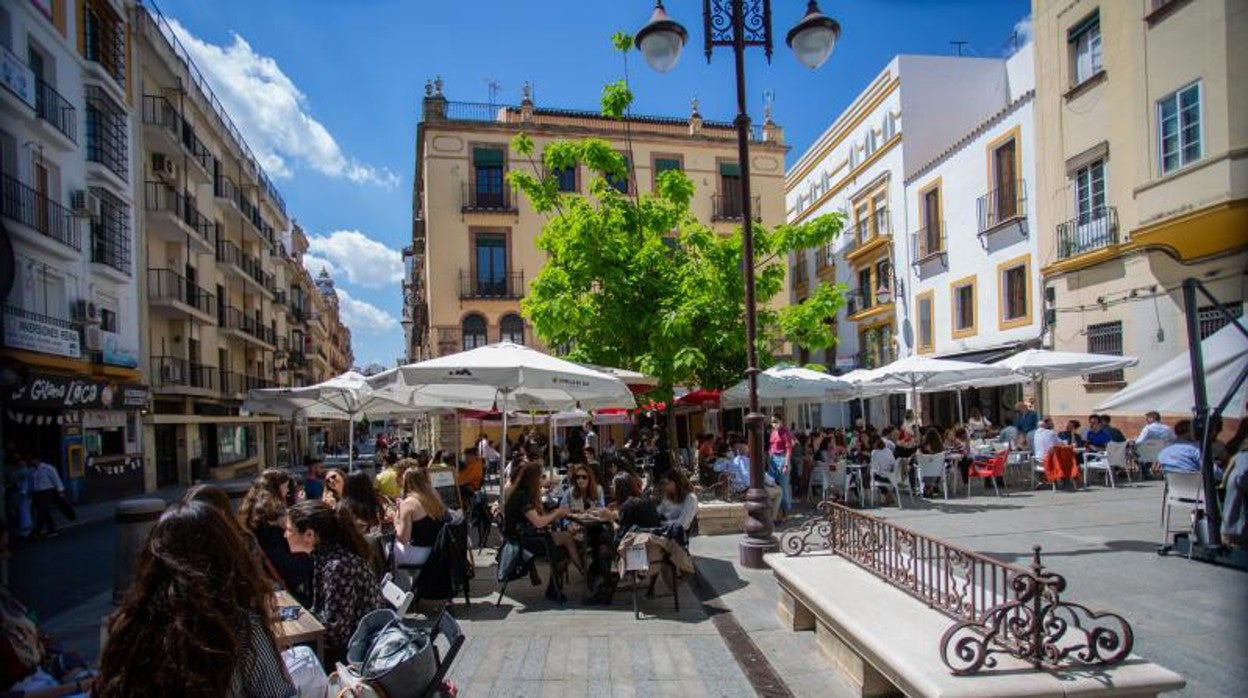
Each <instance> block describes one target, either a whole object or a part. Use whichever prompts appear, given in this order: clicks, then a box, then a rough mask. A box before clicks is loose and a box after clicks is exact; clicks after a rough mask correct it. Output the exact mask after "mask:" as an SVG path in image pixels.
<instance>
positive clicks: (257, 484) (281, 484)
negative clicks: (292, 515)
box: [238, 468, 316, 606]
mask: <svg viewBox="0 0 1248 698" xmlns="http://www.w3.org/2000/svg"><path fill="white" fill-rule="evenodd" d="M291 486H292V482H291V478H290V475H289V474H288V473H287V472H286V471H284V470H278V469H276V468H269V469H268V470H265V471H264V472H262V473H260V475H259V476H258V477H256V479H255V480H253V481H252V483H251V488H250V489H248V490H247V494H246V495H244V496H243V501H242V503H241V504H239V505H238V523H239V525H240V526H242V528H243V529H244V530H245V531H248V532H249V533H251V535H252V536H254V537H255V539H256V542H257V543H258V544H259V545H260V550H261V551H262V552H263V553H264V556H265V558H266V559H268V561H269V564H270V565H271V566H272V568H273V571H274V572H276V573H277V577H278V578H277V579H276V580H274V581H280V582H281V583H282V586H283V588H285V589H286V591H289V592H290V594H291V596H294V597H295V599H297V600H298V601H299V603H301V604H304V605H305V606H306V605H307V604H308V603H310V602H311V600H312V558H311V557H309V556H307V555H304V554H300V553H294V552H291V550H290V547H289V546H287V545H286V492H287V489H288V488H290V487H291ZM309 501H316V500H309Z"/></svg>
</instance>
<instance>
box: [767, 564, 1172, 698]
mask: <svg viewBox="0 0 1248 698" xmlns="http://www.w3.org/2000/svg"><path fill="white" fill-rule="evenodd" d="M766 560H767V563H768V564H769V565H770V566H771V569H772V572H773V573H774V574H775V577H776V582H777V583H778V585H779V588H780V604H779V609H778V615H779V616H780V618H781V620H782V621H783V622H784V623H785V624H786V625H788V626H790V627H792V629H794V630H814V631H815V633H816V637H817V640H818V643H819V645H820V647H822V648H823V649H824V651H826V652H827V653H828V655H829V656H830V657H831V659H832V660H833V663H834V665H835V666H836V668H837V669H838V670H839V671H840V672H841V674H842V677H843V678H844V679H845V680H846V681H847V682H848V683H849V684H850V685H852V686H855V687H856V688H857V689H858V690H859V691H860V694H861V695H863V696H892V695H907V696H941V697H942V698H956V697H959V696H966V697H968V698H969V697H971V696H976V697H978V696H1035V697H1038V696H1070V695H1083V694H1090V693H1098V694H1105V695H1115V696H1155V695H1158V694H1159V693H1163V692H1166V691H1173V690H1177V689H1180V688H1182V687H1183V686H1184V685H1185V684H1186V681H1185V680H1184V679H1183V677H1181V676H1179V675H1178V674H1176V673H1174V672H1172V671H1170V670H1168V669H1165V668H1162V667H1160V666H1157V665H1156V664H1152V663H1149V662H1147V661H1145V660H1143V659H1141V658H1139V657H1137V656H1136V655H1131V656H1130V657H1128V658H1127V659H1126V660H1125V661H1123V662H1122V663H1120V664H1118V665H1116V666H1111V667H1072V668H1071V669H1070V670H1060V671H1057V670H1054V671H1048V670H1045V671H1037V670H1035V669H1033V668H1032V666H1031V665H1030V664H1029V663H1027V662H1024V661H1022V660H1020V659H1016V658H1014V657H1011V656H1009V655H1008V654H998V655H994V657H995V658H996V659H997V662H998V664H997V666H996V667H995V668H991V669H990V668H984V669H982V670H981V671H980V672H979V673H977V674H972V675H969V676H955V675H954V674H953V673H952V672H951V671H950V669H949V667H947V666H946V665H945V664H944V662H943V661H942V660H941V655H940V638H941V636H942V635H943V634H944V632H945V630H946V629H948V628H949V627H950V626H951V625H953V624H954V621H953V620H951V619H950V618H949V617H948V616H945V615H944V614H942V613H940V612H939V611H936V610H933V609H931V608H928V607H927V606H926V605H925V604H923V603H922V602H920V601H918V600H917V599H915V598H913V597H911V596H910V595H908V594H906V593H905V592H903V591H902V590H900V589H897V588H895V587H893V586H891V585H889V584H888V583H886V582H884V581H883V580H881V579H879V578H878V577H876V576H874V575H873V574H871V573H869V572H867V571H865V570H863V569H862V568H860V567H858V566H857V565H855V564H853V563H852V562H849V561H847V560H845V559H844V558H842V557H839V556H834V555H831V554H810V555H804V556H798V557H788V556H786V555H784V554H782V553H772V554H769V555H767V557H766Z"/></svg>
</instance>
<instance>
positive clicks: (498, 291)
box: [459, 269, 525, 300]
mask: <svg viewBox="0 0 1248 698" xmlns="http://www.w3.org/2000/svg"><path fill="white" fill-rule="evenodd" d="M524 290H525V285H524V272H522V271H513V272H505V273H502V274H493V275H489V274H481V273H478V274H473V273H472V272H469V271H465V270H463V269H461V270H460V271H459V297H460V299H461V300H468V299H472V298H523V297H524Z"/></svg>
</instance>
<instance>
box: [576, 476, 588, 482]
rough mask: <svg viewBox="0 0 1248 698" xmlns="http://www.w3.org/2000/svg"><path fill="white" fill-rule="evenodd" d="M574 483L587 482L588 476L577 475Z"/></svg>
mask: <svg viewBox="0 0 1248 698" xmlns="http://www.w3.org/2000/svg"><path fill="white" fill-rule="evenodd" d="M576 481H577V482H589V476H588V475H577V476H576Z"/></svg>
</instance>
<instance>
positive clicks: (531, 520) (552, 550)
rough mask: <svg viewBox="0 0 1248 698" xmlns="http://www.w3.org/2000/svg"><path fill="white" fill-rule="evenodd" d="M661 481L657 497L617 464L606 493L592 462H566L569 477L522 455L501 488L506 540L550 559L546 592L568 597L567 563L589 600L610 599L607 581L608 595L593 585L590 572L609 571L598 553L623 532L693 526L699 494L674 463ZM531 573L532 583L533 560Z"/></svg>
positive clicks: (604, 551)
mask: <svg viewBox="0 0 1248 698" xmlns="http://www.w3.org/2000/svg"><path fill="white" fill-rule="evenodd" d="M658 483H659V486H658V488H657V492H656V494H655V496H653V497H652V496H649V495H647V494H646V493H645V488H644V486H643V480H642V478H641V477H639V476H638V475H637V474H635V473H633V472H631V471H629V470H627V469H620V470H619V471H618V472H615V473H613V474H612V476H611V480H610V492H609V493H608V492H607V491H606V490H605V489H604V487H602V486H600V485H599V484H598V469H597V468H595V467H594V464H592V463H571V464H570V465H569V467H568V474H567V482H566V483H560V482H558V475H557V473H556V472H555V471H554V470H553V469H547V468H546V467H545V466H544V463H543V462H542V460H541V459H540V458H532V457H530V456H529V455H528V454H521V455H520V456H519V457H518V458H517V460H516V461H515V462H513V463H512V464H511V468H510V470H509V478H508V481H507V483H506V485H504V487H503V492H502V503H501V505H500V507H499V514H500V517H501V525H500V528H501V530H502V535H503V539H504V541H505V542H506V541H515V542H518V543H519V545H520V546H521V547H522V548H523V549H524V550H527V551H528V552H529V553H532V554H533V555H539V556H541V555H545V556H547V557H549V558H550V560H551V565H552V573H551V575H550V579H549V580H548V581H547V586H546V592H545V593H546V597H547V598H549V599H551V600H553V601H557V602H560V603H562V602H565V601H566V600H567V597H566V595H565V593H564V591H563V585H562V581H561V580H562V579H563V578H564V577H565V576H566V574H567V570H568V567H569V566H571V567H574V568H576V570H577V571H578V572H579V573H580V574H581V575H582V576H583V577H584V578H585V580H586V584H587V595H586V601H587V602H592V601H595V600H597V601H599V602H603V601H604V600H609V596H610V593H609V585H608V586H607V593H606V595H605V597H606V598H605V599H604V598H603V595H602V594H599V593H596V591H597V590H596V589H593V588H590V587H593V586H594V584H593V581H594V580H595V579H599V578H602V577H603V576H609V572H608V571H607V570H604V569H603V567H604V566H606V565H604V564H602V563H603V560H602V558H603V556H604V555H605V557H606V558H607V560H609V559H610V557H611V555H613V554H614V551H615V543H618V541H619V540H620V539H621V537H622V536H623V535H624V534H625V533H627V532H630V531H633V530H639V529H641V530H651V529H659V528H664V527H677V526H678V527H679V532H676V531H675V528H673V529H672V531H673V533H672V534H673V535H677V536H683V535H685V534H686V533H687V532H688V529H689V528H690V527H691V526H692V525H693V521H694V518H695V517H696V515H697V498H696V497H695V496H694V495H693V492H692V486H691V485H690V483H689V480H688V478H687V477H686V476H685V474H684V472H683V471H681V470H680V469H679V468H671V469H669V470H667V471H666V472H665V473H664V474H663V475H662V476H661V478H659V480H658ZM608 494H609V496H608ZM596 563H597V564H596ZM529 572H530V575H531V577H532V579H533V581H534V583H535V584H538V583H540V581H539V580H538V577H537V576H536V575H537V573H536V570H535V569H534V568H532V567H530V568H529Z"/></svg>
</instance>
